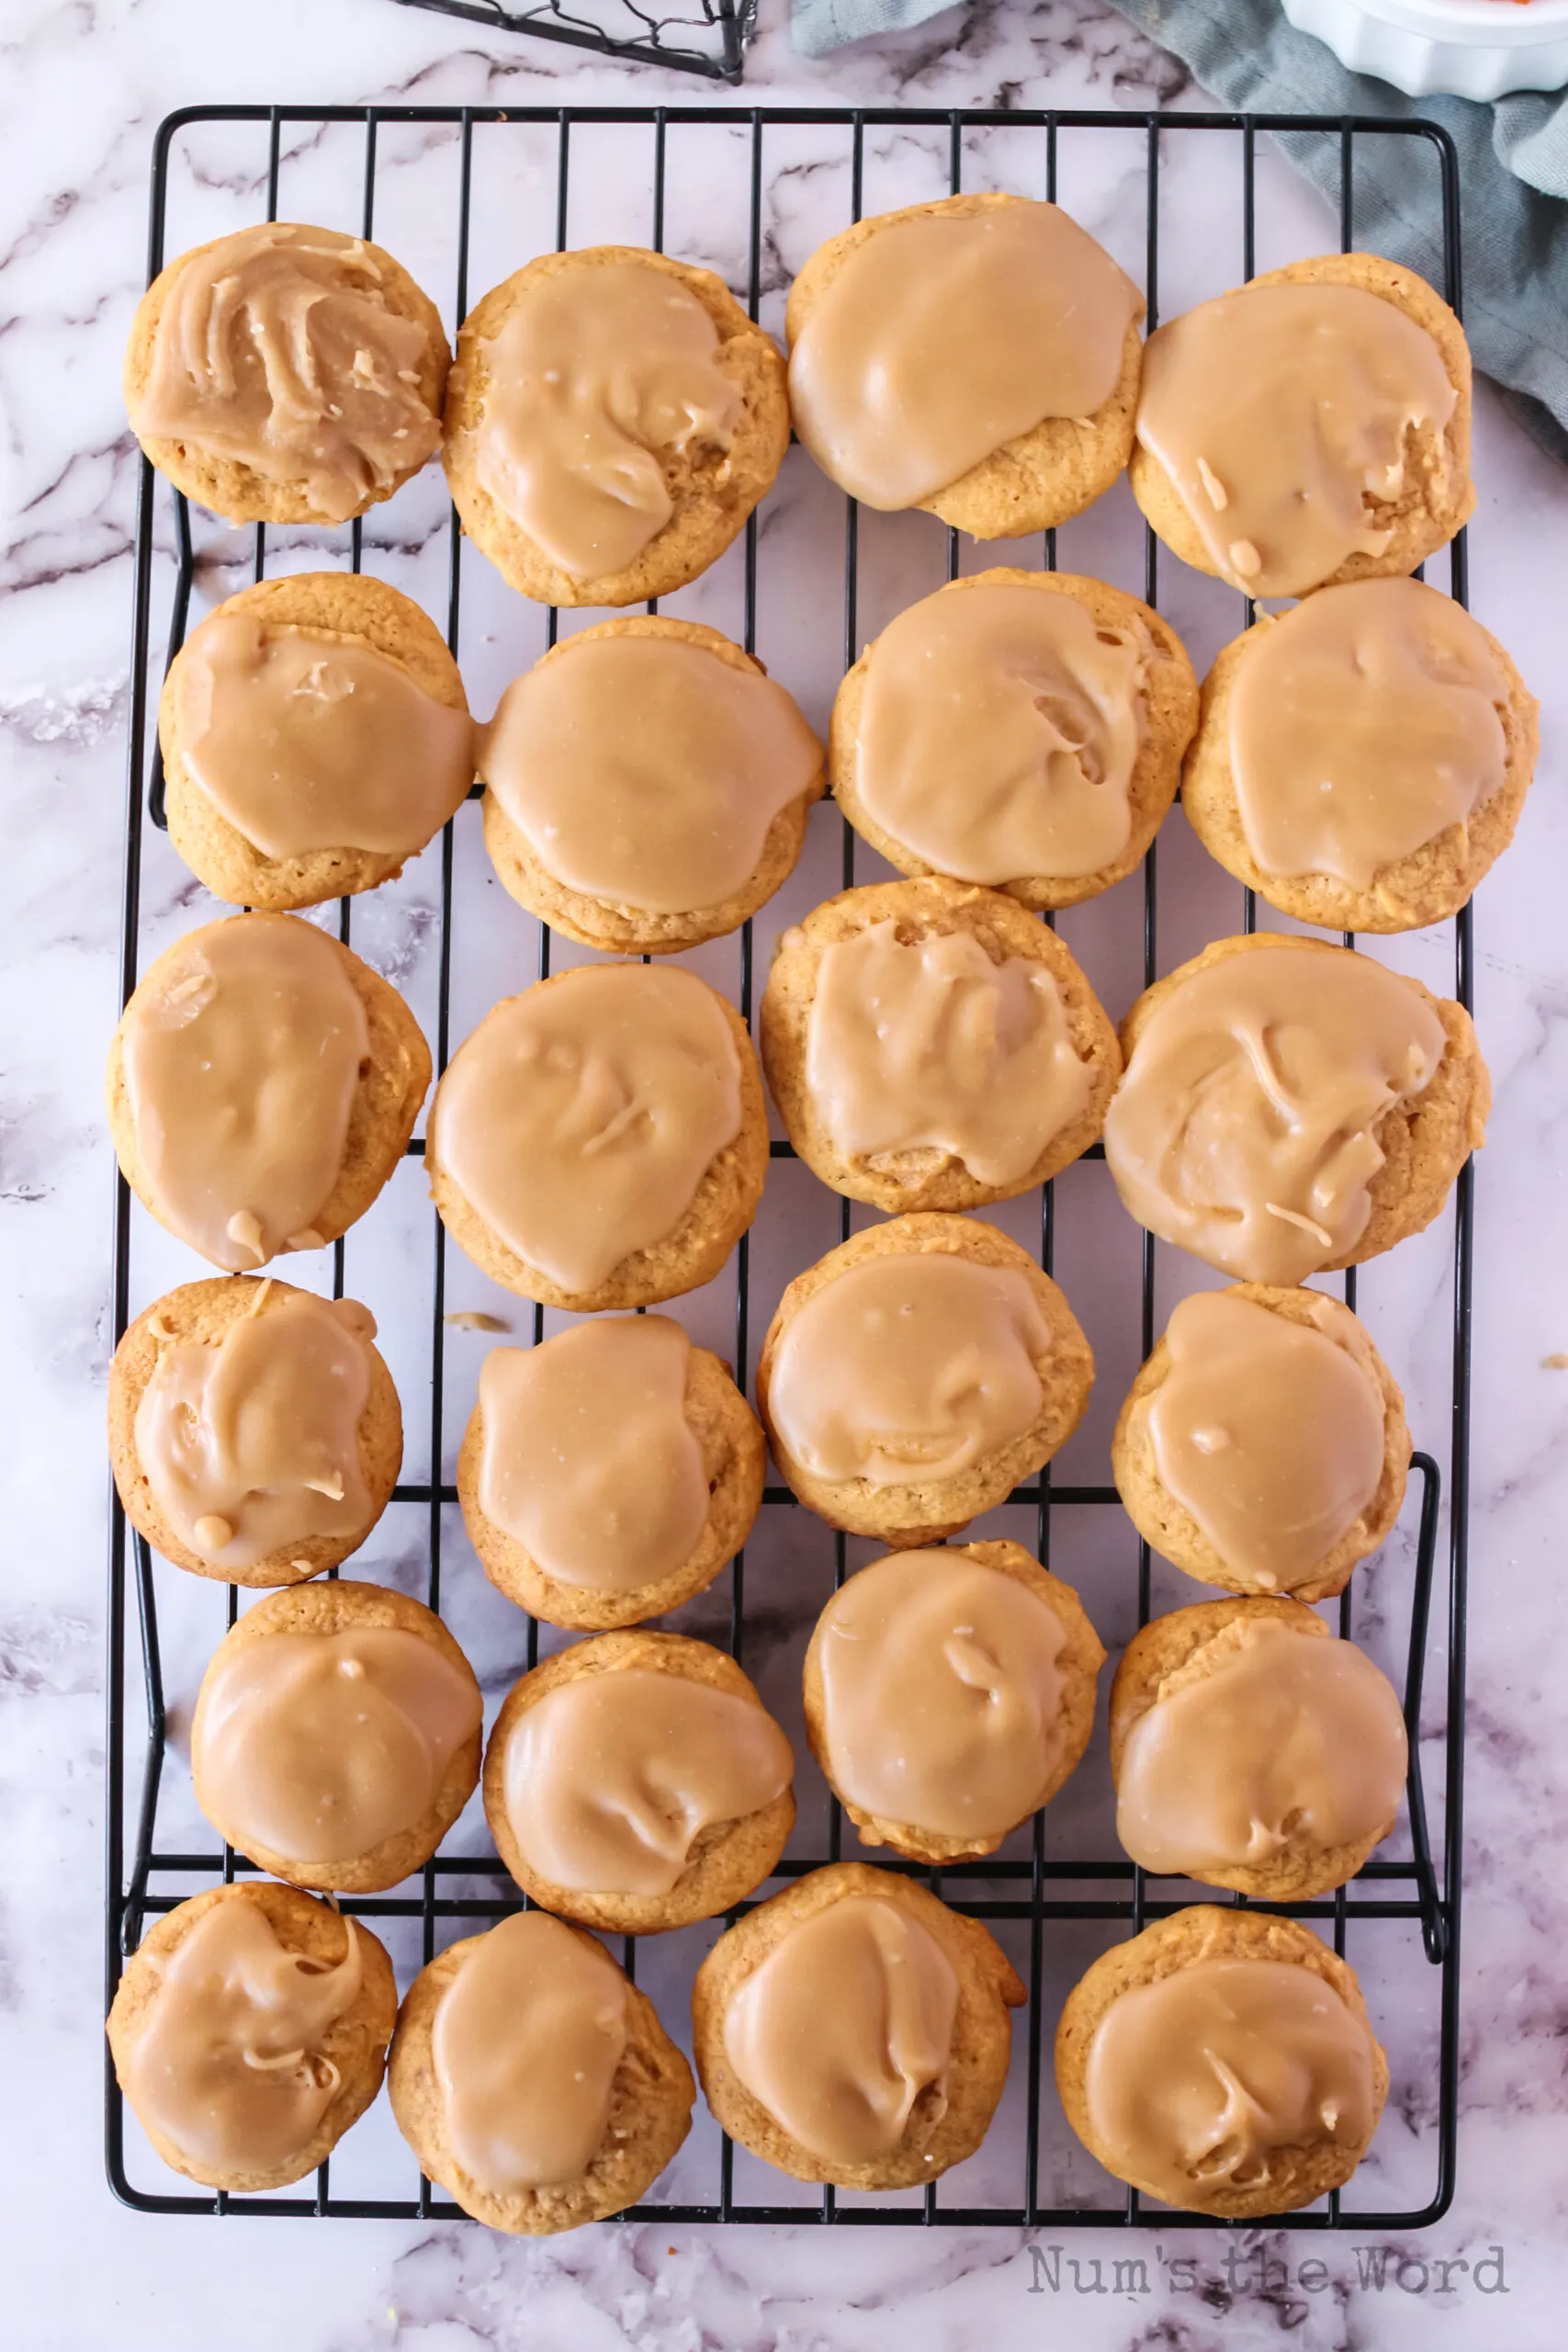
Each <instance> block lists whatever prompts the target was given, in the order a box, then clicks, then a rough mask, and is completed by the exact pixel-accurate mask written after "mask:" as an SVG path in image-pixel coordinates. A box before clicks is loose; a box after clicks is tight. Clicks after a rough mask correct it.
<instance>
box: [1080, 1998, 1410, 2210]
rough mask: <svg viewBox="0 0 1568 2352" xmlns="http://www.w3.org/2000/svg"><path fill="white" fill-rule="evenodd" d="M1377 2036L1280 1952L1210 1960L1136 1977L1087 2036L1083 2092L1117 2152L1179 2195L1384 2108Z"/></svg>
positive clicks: (1137, 2172)
mask: <svg viewBox="0 0 1568 2352" xmlns="http://www.w3.org/2000/svg"><path fill="white" fill-rule="evenodd" d="M1373 2048H1374V2045H1373V2042H1372V2039H1371V2034H1370V2033H1369V2032H1368V2030H1367V2028H1366V2026H1365V2024H1364V2023H1363V2022H1362V2020H1361V2019H1360V2018H1358V2017H1357V2016H1356V2015H1355V2014H1354V2012H1353V2011H1352V2010H1351V2009H1350V2008H1349V2007H1348V2005H1347V2003H1346V2002H1345V2001H1344V2000H1343V1999H1342V1998H1341V1996H1340V1995H1339V1994H1338V1993H1337V1991H1336V1990H1335V1988H1334V1986H1333V1985H1329V1984H1327V1983H1325V1980H1324V1979H1323V1978H1322V1977H1321V1976H1319V1975H1317V1974H1315V1973H1314V1972H1312V1971H1311V1970H1309V1969H1307V1968H1304V1967H1301V1966H1298V1965H1295V1964H1293V1963H1292V1962H1288V1961H1278V1960H1230V1959H1224V1960H1218V1959H1216V1960H1200V1961H1197V1962H1193V1963H1192V1964H1191V1965H1190V1966H1188V1967H1185V1968H1180V1969H1178V1970H1176V1971H1175V1972H1174V1973H1171V1974H1169V1975H1167V1976H1163V1977H1161V1978H1159V1979H1158V1980H1157V1981H1156V1982H1155V1983H1153V1984H1143V1985H1134V1986H1133V1987H1132V1988H1131V1989H1130V1990H1128V1991H1125V1992H1123V1993H1122V1994H1121V1995H1120V1996H1118V1997H1117V1998H1116V1999H1115V2000H1114V2001H1112V2003H1111V2006H1110V2007H1109V2008H1108V2009H1107V2010H1106V2012H1105V2014H1104V2016H1103V2017H1102V2018H1101V2019H1100V2024H1099V2026H1098V2028H1097V2029H1096V2031H1095V2034H1094V2038H1093V2040H1092V2041H1091V2042H1090V2044H1089V2056H1088V2068H1087V2074H1086V2078H1085V2096H1086V2099H1087V2104H1088V2110H1089V2121H1090V2123H1091V2125H1092V2127H1093V2130H1094V2132H1095V2136H1096V2138H1097V2140H1098V2141H1099V2143H1100V2146H1101V2148H1102V2149H1103V2150H1104V2151H1105V2153H1106V2158H1107V2161H1108V2162H1109V2163H1110V2164H1111V2167H1112V2169H1113V2170H1115V2171H1116V2172H1117V2173H1118V2175H1119V2176H1120V2177H1122V2178H1123V2179H1133V2180H1135V2181H1137V2182H1138V2183H1139V2185H1140V2186H1143V2187H1145V2188H1149V2189H1150V2190H1151V2191H1152V2193H1153V2194H1154V2195H1156V2196H1157V2197H1160V2198H1163V2199H1165V2200H1166V2201H1167V2202H1168V2203H1169V2204H1172V2205H1178V2206H1185V2205H1188V2204H1189V2203H1190V2202H1193V2201H1199V2202H1200V2203H1202V2202H1204V2201H1206V2200H1207V2199H1209V2198H1211V2197H1213V2195H1214V2193H1215V2192H1216V2191H1219V2192H1222V2193H1224V2192H1231V2193H1234V2192H1236V2191H1245V2190H1246V2189H1247V2188H1249V2187H1251V2186H1253V2185H1254V2184H1256V2183H1258V2181H1260V2180H1261V2179H1262V2178H1264V2177H1266V2176H1267V2172H1268V2168H1269V2160H1270V2158H1272V2157H1274V2156H1275V2155H1277V2154H1278V2153H1279V2152H1280V2151H1281V2150H1285V2149H1301V2148H1303V2147H1308V2146H1311V2145H1313V2144H1314V2143H1325V2144H1329V2145H1343V2146H1345V2147H1348V2148H1354V2147H1357V2146H1359V2144H1361V2143H1364V2142H1365V2141H1366V2140H1367V2139H1369V2138H1370V2137H1371V2131H1372V2128H1373V2125H1374V2123H1375V2122H1376V2120H1377V2095H1376V2083H1375V2071H1374V2064H1373Z"/></svg>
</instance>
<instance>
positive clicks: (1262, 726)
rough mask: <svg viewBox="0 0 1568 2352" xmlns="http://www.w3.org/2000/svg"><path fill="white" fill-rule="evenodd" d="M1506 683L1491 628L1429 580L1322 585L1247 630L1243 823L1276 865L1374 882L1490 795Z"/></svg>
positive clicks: (1238, 735) (1238, 684)
mask: <svg viewBox="0 0 1568 2352" xmlns="http://www.w3.org/2000/svg"><path fill="white" fill-rule="evenodd" d="M1508 698H1509V690H1508V683H1507V681H1506V678H1505V677H1504V675H1503V673H1502V671H1501V670H1500V668H1499V667H1498V664H1497V660H1496V657H1495V653H1494V652H1493V650H1492V646H1491V644H1490V642H1489V640H1488V639H1487V637H1486V633H1485V631H1484V630H1483V629H1482V628H1479V627H1478V626H1477V624H1476V623H1475V622H1474V621H1473V620H1472V618H1471V616H1470V615H1469V614H1468V613H1467V612H1466V611H1465V610H1464V609H1463V607H1462V606H1461V605H1456V604H1455V603H1454V602H1453V600H1452V598H1451V597H1448V596H1443V595H1439V594H1438V592H1437V590H1436V589H1433V588H1427V587H1425V586H1424V585H1423V584H1422V583H1421V582H1419V581H1417V580H1358V581H1351V582H1347V583H1345V584H1344V585H1342V586H1340V587H1337V588H1325V589H1322V590H1320V591H1319V592H1318V594H1316V595H1314V596H1309V597H1307V599H1306V600H1305V602H1304V603H1303V604H1301V605H1297V606H1296V608H1295V610H1294V611H1293V612H1290V613H1286V614H1285V615H1284V616H1282V617H1281V618H1280V619H1278V620H1275V621H1272V622H1270V623H1269V626H1268V628H1266V629H1265V630H1264V631H1263V632H1262V634H1261V635H1260V637H1259V638H1258V640H1257V641H1256V642H1252V641H1249V642H1248V644H1247V658H1246V660H1245V661H1244V662H1242V663H1241V665H1240V667H1239V669H1238V671H1237V673H1236V676H1235V684H1234V685H1233V686H1232V689H1231V698H1230V762H1231V775H1232V778H1233V780H1234V784H1235V797H1236V803H1237V807H1238V809H1239V811H1240V816H1241V824H1242V831H1243V832H1244V833H1245V835H1246V838H1247V848H1248V849H1249V850H1250V851H1251V853H1252V855H1253V857H1254V858H1255V859H1256V860H1257V862H1258V865H1259V867H1260V868H1261V869H1262V871H1263V872H1264V873H1265V874H1269V875H1277V876H1298V875H1305V874H1332V875H1334V876H1336V877H1337V879H1338V880H1339V881H1341V882H1346V883H1348V884H1349V885H1350V886H1351V888H1355V889H1360V890H1364V889H1367V888H1370V887H1371V883H1372V880H1373V878H1374V876H1376V875H1377V874H1379V873H1380V872H1381V871H1382V868H1383V867H1384V866H1387V865H1394V864H1395V863H1397V861H1398V860H1400V859H1401V858H1405V857H1410V856H1412V855H1414V854H1415V853H1416V851H1417V850H1419V849H1423V848H1425V846H1426V844H1427V842H1430V841H1433V840H1435V839H1436V837H1437V836H1438V834H1439V833H1441V832H1443V831H1446V830H1447V829H1448V828H1449V827H1450V825H1462V824H1463V823H1464V822H1465V820H1466V819H1467V818H1468V817H1469V816H1470V815H1471V813H1472V810H1474V809H1477V808H1479V807H1481V806H1482V805H1483V803H1484V802H1485V801H1487V800H1488V799H1490V798H1491V797H1492V795H1493V794H1494V793H1495V791H1496V790H1497V788H1498V787H1499V786H1500V785H1501V784H1502V782H1503V779H1504V775H1505V774H1506V766H1507V741H1506V736H1505V734H1504V729H1503V720H1502V716H1501V714H1502V712H1503V710H1505V709H1506V707H1507V703H1508Z"/></svg>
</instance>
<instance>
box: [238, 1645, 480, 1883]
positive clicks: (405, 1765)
mask: <svg viewBox="0 0 1568 2352" xmlns="http://www.w3.org/2000/svg"><path fill="white" fill-rule="evenodd" d="M479 1717H480V1702H479V1691H478V1690H477V1688H476V1687H475V1685H474V1684H473V1683H472V1681H470V1680H468V1679H465V1677H464V1676H463V1675H461V1674H460V1673H459V1672H458V1670H457V1668H456V1667H455V1666H454V1665H453V1664H452V1662H451V1660H450V1659H449V1658H447V1657H446V1656H445V1655H444V1654H443V1653H442V1652H441V1651H440V1650H438V1649H437V1648H436V1647H435V1646H434V1644H433V1643H431V1642H427V1641H423V1640H422V1639H421V1637H420V1636H419V1635H418V1634H413V1633H409V1632H405V1631H404V1630H402V1629H401V1628H400V1627H397V1626H390V1625H364V1626H358V1627H355V1628H354V1629H352V1630H351V1631H348V1632H345V1633H341V1634H307V1633H293V1634H268V1635H267V1636H266V1637H265V1639H264V1640H259V1641H253V1642H244V1643H242V1644H240V1645H239V1646H238V1647H236V1648H233V1649H231V1650H230V1651H229V1652H228V1654H227V1655H226V1656H224V1655H222V1654H220V1657H219V1658H218V1660H217V1661H215V1663H214V1665H213V1666H212V1667H211V1668H209V1674H208V1679H207V1681H206V1683H205V1684H204V1685H203V1689H202V1738H201V1758H200V1762H201V1772H202V1777H203V1779H204V1781H205V1782H206V1786H207V1790H208V1792H209V1796H210V1799H211V1803H212V1807H213V1810H214V1811H215V1813H216V1814H217V1815H219V1817H220V1818H221V1819H222V1820H223V1821H224V1822H225V1823H228V1824H231V1825H232V1826H233V1828H234V1829H235V1830H236V1831H237V1832H238V1833H239V1834H238V1838H237V1841H236V1842H238V1843H240V1844H241V1845H248V1844H250V1843H251V1842H253V1841H254V1844H256V1845H258V1846H261V1847H263V1848H265V1849H267V1850H269V1851H271V1852H275V1853H278V1854H286V1855H288V1857H289V1859H290V1860H293V1861H297V1862H305V1863H323V1862H339V1861H347V1860H351V1859H353V1858H354V1857H355V1856H356V1855H359V1854H364V1853H367V1852H369V1851H370V1850H371V1849H373V1848H374V1847H377V1846H379V1845H380V1844H382V1843H383V1841H384V1840H385V1839H387V1838H392V1837H395V1836H397V1835H398V1833H399V1832H400V1831H402V1830H407V1829H412V1828H413V1827H414V1826H416V1825H417V1824H418V1823H419V1822H421V1821H422V1820H423V1818H424V1816H425V1815H426V1814H427V1813H428V1812H429V1811H430V1808H431V1806H432V1805H433V1804H434V1802H435V1798H436V1794H437V1792H438V1791H439V1789H440V1786H441V1781H442V1778H443V1776H444V1774H445V1772H446V1766H447V1764H448V1763H449V1761H450V1760H451V1758H452V1757H453V1756H454V1754H455V1753H456V1752H457V1749H458V1748H459V1747H461V1746H462V1745H463V1743H464V1741H465V1740H468V1739H470V1738H472V1736H473V1735H474V1733H475V1732H476V1731H477V1730H478V1728H479Z"/></svg>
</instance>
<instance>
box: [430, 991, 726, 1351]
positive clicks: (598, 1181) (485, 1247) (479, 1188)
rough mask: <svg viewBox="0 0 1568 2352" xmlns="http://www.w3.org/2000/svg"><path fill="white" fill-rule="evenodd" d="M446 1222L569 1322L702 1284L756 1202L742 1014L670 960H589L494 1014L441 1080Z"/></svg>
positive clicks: (435, 1182) (507, 1280)
mask: <svg viewBox="0 0 1568 2352" xmlns="http://www.w3.org/2000/svg"><path fill="white" fill-rule="evenodd" d="M424 1165H425V1172H426V1174H427V1175H428V1176H429V1178H430V1195H431V1198H432V1200H434V1203H435V1205H436V1207H437V1209H438V1210H439V1211H440V1213H441V1222H442V1223H443V1225H445V1227H446V1230H447V1232H448V1233H449V1234H450V1235H451V1236H452V1238H453V1239H454V1240H455V1241H456V1242H457V1246H458V1248H459V1249H461V1250H464V1251H466V1252H467V1254H468V1257H470V1258H471V1259H472V1260H473V1261H474V1263H475V1265H477V1266H478V1267H479V1270H480V1272H482V1273H486V1274H488V1275H489V1276H490V1277H491V1281H492V1282H498V1283H502V1284H503V1285H504V1286H505V1288H506V1289H508V1290H513V1291H519V1292H521V1293H522V1295H523V1296H524V1297H525V1298H534V1299H538V1300H539V1301H540V1302H541V1303H542V1304H543V1305H544V1306H560V1307H565V1308H566V1309H568V1310H569V1311H570V1312H571V1313H573V1314H579V1315H588V1314H592V1313H594V1312H595V1311H597V1310H598V1309H599V1308H601V1307H606V1306H652V1305H656V1304H657V1303H658V1301H659V1300H660V1299H665V1298H675V1297H678V1296H679V1295H681V1293H682V1292H683V1291H688V1290H696V1289H697V1288H699V1287H700V1285H701V1284H702V1283H705V1282H711V1281H712V1279H713V1277H714V1275H715V1274H716V1273H717V1272H718V1271H719V1268H720V1267H721V1266H722V1265H723V1264H724V1261H725V1260H726V1259H727V1258H728V1255H729V1253H730V1251H731V1250H733V1248H734V1247H735V1244H736V1243H737V1241H739V1238H740V1236H741V1235H742V1234H743V1233H744V1232H745V1230H746V1228H747V1227H748V1226H749V1225H750V1222H751V1219H752V1218H753V1216H755V1215H756V1213H757V1204H758V1202H759V1201H760V1200H761V1197H762V1181H763V1178H764V1177H765V1175H766V1173H767V1166H768V1115H767V1110H766V1107H765V1105H764V1103H763V1101H762V1080H761V1072H760V1071H759V1069H758V1068H757V1059H756V1056H755V1055H754V1054H753V1052H752V1050H751V1040H750V1037H749V1036H748V1035H747V1033H746V1024H745V1023H744V1022H743V1021H742V1020H741V1018H740V1016H739V1013H738V1012H736V1011H735V1009H734V1007H733V1006H732V1005H730V1004H728V1003H727V1002H726V1001H725V999H724V998H723V997H721V996H720V995H719V994H718V993H717V991H716V989H710V988H709V987H708V985H707V983H706V981H705V980H699V979H698V978H697V977H696V975H695V973H694V972H688V971H684V970H682V969H679V968H677V967H670V966H664V967H659V966H646V965H641V964H608V965H605V964H586V965H580V966H579V967H577V968H576V969H575V970H573V971H568V972H558V973H557V974H556V976H555V978H553V979H548V980H540V981H539V982H538V983H537V984H536V986H535V987H533V988H531V989H526V990H525V992H524V994H523V995H522V996H514V997H509V998H507V999H506V1000H505V1001H504V1002H502V1003H501V1004H498V1005H496V1006H494V1007H493V1008H492V1010H491V1012H488V1013H487V1014H486V1016H485V1018H484V1020H483V1021H481V1022H480V1023H479V1027H478V1028H477V1029H476V1030H474V1031H473V1032H472V1034H471V1035H469V1036H468V1038H467V1039H466V1040H465V1042H464V1043H463V1044H462V1045H461V1046H459V1047H458V1049H457V1053H456V1054H455V1055H454V1056H453V1057H452V1060H451V1063H450V1064H449V1065H448V1068H447V1069H446V1074H445V1076H444V1077H443V1078H442V1080H441V1083H440V1085H439V1086H438V1087H437V1088H436V1090H435V1099H434V1102H433V1103H432V1104H431V1106H430V1119H429V1124H428V1129H427V1135H426V1143H425V1158H424Z"/></svg>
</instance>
